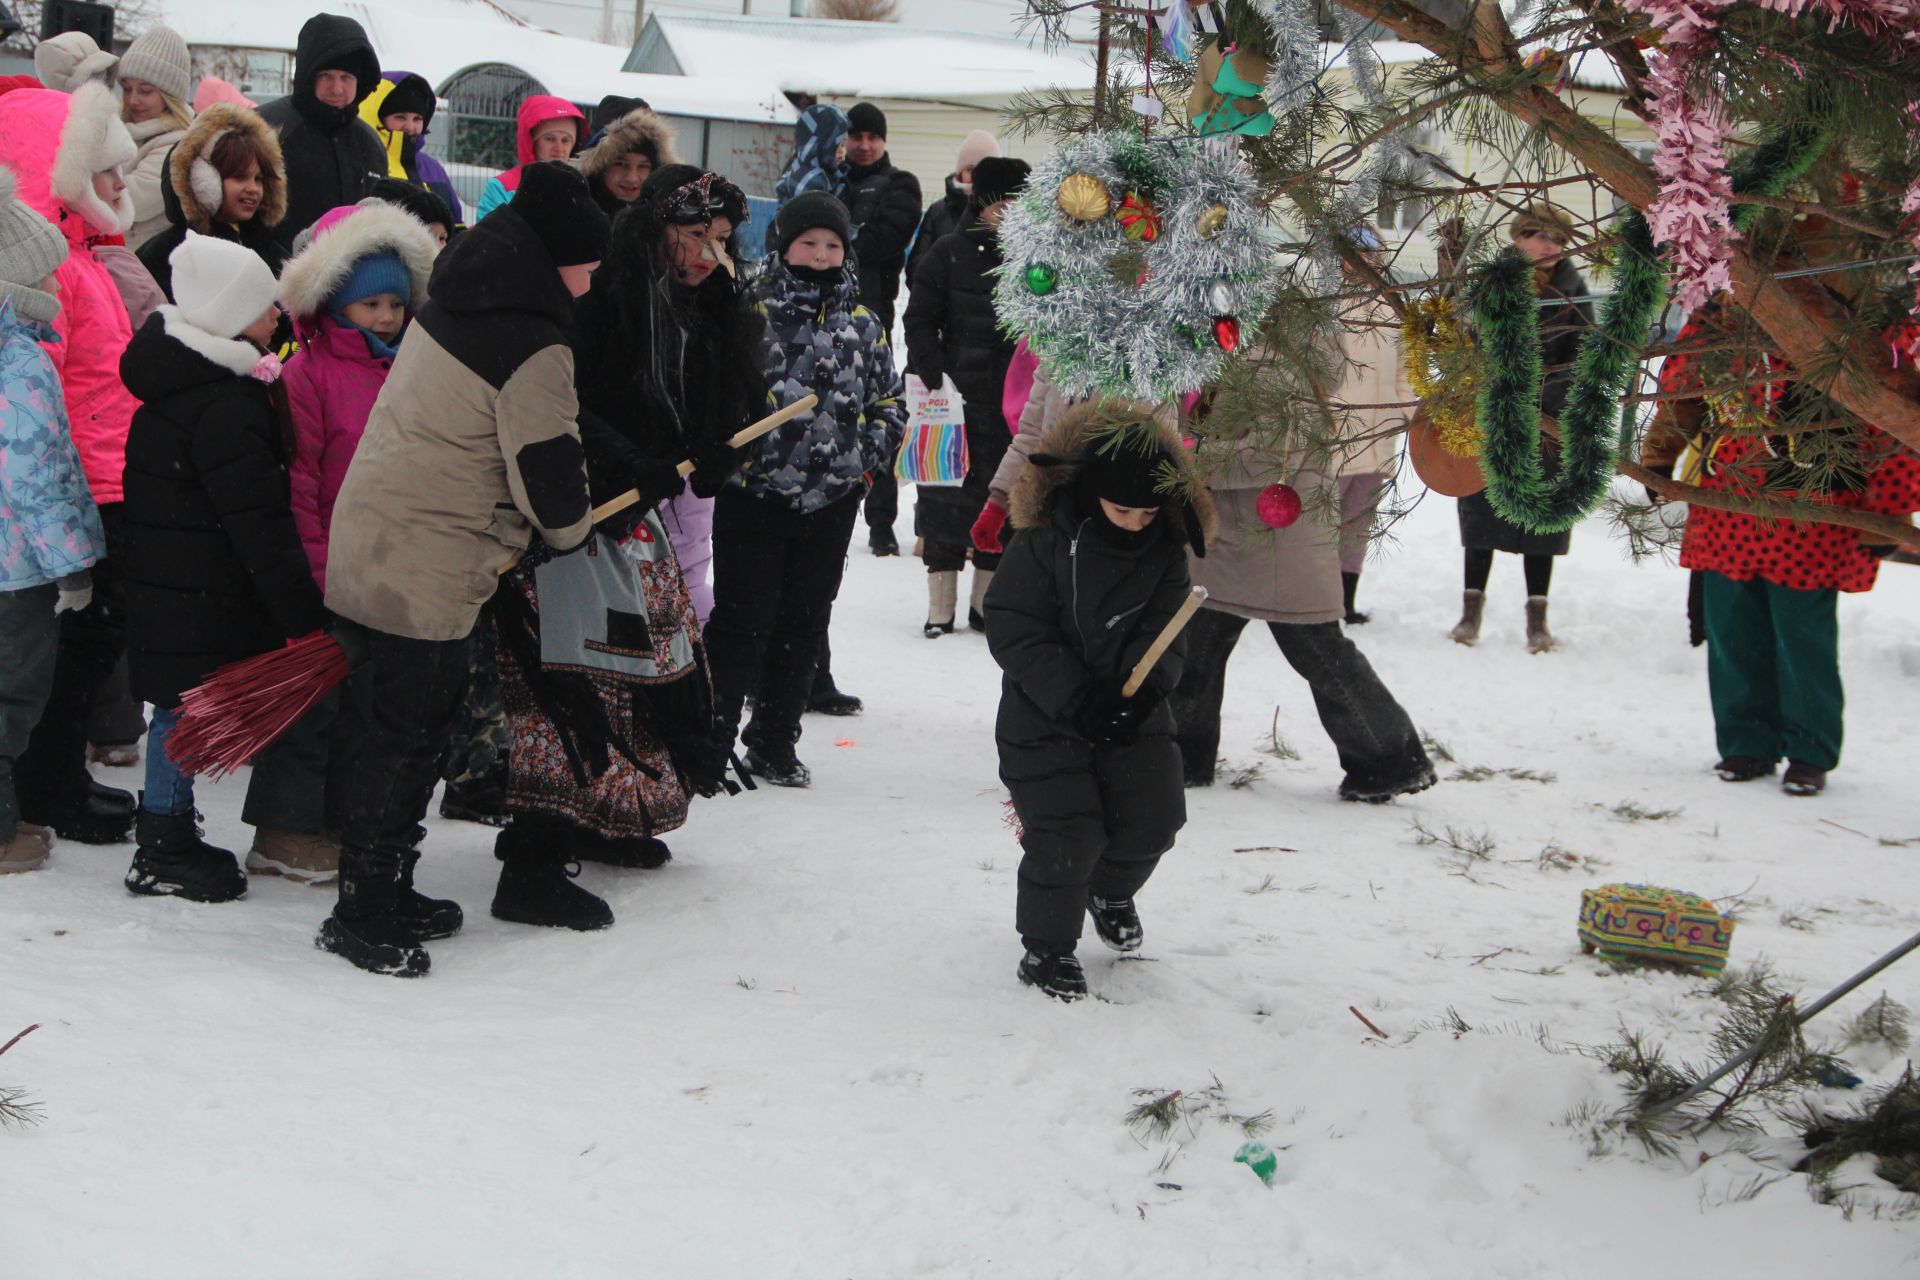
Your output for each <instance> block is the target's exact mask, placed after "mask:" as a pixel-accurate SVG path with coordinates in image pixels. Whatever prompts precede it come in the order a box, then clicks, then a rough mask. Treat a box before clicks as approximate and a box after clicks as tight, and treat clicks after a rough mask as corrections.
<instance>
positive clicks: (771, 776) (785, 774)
mask: <svg viewBox="0 0 1920 1280" xmlns="http://www.w3.org/2000/svg"><path fill="white" fill-rule="evenodd" d="M745 763H746V766H747V772H748V773H750V774H752V775H753V776H754V777H756V778H758V779H760V780H761V781H762V782H770V783H772V784H773V785H774V786H776V787H810V786H812V785H813V770H811V769H809V768H807V766H805V765H804V764H801V763H800V757H799V756H796V755H795V754H794V753H793V748H791V747H789V748H787V750H786V751H784V752H782V753H781V754H779V755H777V756H776V755H775V754H773V753H772V752H771V751H769V752H768V753H767V754H765V755H762V754H761V753H760V752H759V751H756V750H752V749H749V750H748V752H747V758H746V761H745Z"/></svg>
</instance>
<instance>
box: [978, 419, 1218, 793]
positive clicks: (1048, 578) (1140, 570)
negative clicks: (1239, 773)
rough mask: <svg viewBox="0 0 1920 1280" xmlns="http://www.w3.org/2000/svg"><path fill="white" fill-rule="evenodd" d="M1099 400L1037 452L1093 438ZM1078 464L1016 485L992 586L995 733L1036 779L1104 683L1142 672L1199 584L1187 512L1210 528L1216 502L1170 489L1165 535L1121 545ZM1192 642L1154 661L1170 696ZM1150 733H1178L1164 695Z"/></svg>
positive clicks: (1017, 765)
mask: <svg viewBox="0 0 1920 1280" xmlns="http://www.w3.org/2000/svg"><path fill="white" fill-rule="evenodd" d="M1098 411H1099V406H1095V405H1086V406H1080V407H1078V408H1076V409H1075V410H1071V411H1069V412H1068V413H1067V414H1065V415H1064V416H1063V417H1062V418H1061V419H1060V421H1059V422H1058V423H1056V424H1055V425H1054V426H1053V427H1052V428H1051V429H1050V430H1049V431H1048V432H1047V435H1046V437H1045V439H1044V440H1043V441H1042V442H1041V444H1040V447H1039V449H1038V450H1036V452H1035V456H1036V457H1038V456H1042V455H1045V456H1051V457H1054V458H1071V457H1076V456H1079V455H1081V454H1082V453H1084V452H1085V450H1086V449H1088V448H1090V447H1092V446H1091V445H1090V444H1088V432H1089V430H1090V428H1091V426H1092V424H1094V423H1095V422H1096V421H1097V419H1098ZM1161 434H1162V437H1163V441H1164V442H1165V443H1166V444H1167V446H1168V448H1169V450H1170V451H1171V452H1172V454H1173V456H1175V457H1179V458H1181V459H1183V465H1191V464H1190V463H1185V462H1184V460H1185V459H1186V457H1187V455H1186V452H1185V450H1184V449H1182V448H1181V445H1180V439H1179V436H1178V435H1177V434H1176V433H1175V432H1173V431H1172V429H1170V428H1167V427H1164V426H1163V427H1162V428H1161ZM1072 473H1073V469H1072V468H1070V467H1063V466H1052V467H1047V466H1039V465H1033V466H1029V467H1028V468H1027V469H1026V470H1025V471H1024V472H1023V473H1022V474H1021V476H1020V479H1019V481H1018V483H1016V484H1015V485H1014V490H1013V494H1012V497H1011V506H1010V509H1009V513H1008V523H1009V524H1010V525H1011V526H1012V528H1013V529H1014V531H1015V533H1014V535H1013V537H1012V539H1011V540H1010V541H1009V542H1008V543H1007V549H1006V552H1005V554H1004V555H1002V557H1001V559H1000V568H999V571H998V572H997V573H995V574H994V577H993V583H992V585H991V586H989V587H988V588H987V598H986V618H987V646H988V648H990V649H991V650H992V651H993V660H994V661H995V662H997V663H999V664H1000V669H1001V671H1002V672H1004V673H1005V677H1004V681H1003V688H1002V692H1001V696H1000V715H999V719H998V721H997V723H996V725H995V728H994V736H995V738H996V739H997V740H998V742H999V744H1000V755H1001V773H1002V774H1003V775H1004V776H1013V777H1016V778H1019V777H1027V776H1029V775H1028V773H1027V770H1028V769H1032V770H1034V771H1038V772H1039V773H1044V771H1045V770H1047V769H1048V768H1050V767H1054V766H1053V765H1050V763H1049V760H1048V755H1047V753H1048V750H1049V744H1051V743H1056V742H1058V741H1059V740H1061V739H1068V740H1071V741H1074V742H1082V739H1081V738H1080V735H1079V732H1078V730H1077V729H1075V728H1074V724H1073V718H1074V714H1075V712H1076V711H1078V709H1079V708H1080V706H1081V705H1082V704H1083V703H1084V702H1085V700H1086V698H1087V697H1088V695H1089V694H1090V693H1092V692H1093V691H1094V690H1095V689H1096V688H1097V687H1099V685H1100V684H1101V683H1102V682H1104V681H1109V680H1112V679H1113V678H1115V677H1117V676H1122V675H1124V674H1126V673H1127V672H1130V671H1131V670H1132V669H1133V665H1134V664H1135V663H1136V662H1138V661H1139V660H1140V657H1141V655H1142V654H1144V653H1145V652H1146V650H1147V647H1148V646H1149V645H1151V644H1152V643H1153V640H1154V637H1156V636H1158V635H1159V634H1160V630H1161V628H1162V627H1164V626H1165V625H1166V624H1167V621H1168V619H1170V618H1172V617H1173V615H1174V613H1175V611H1177V610H1178V609H1179V608H1180V604H1181V602H1182V601H1184V600H1185V599H1186V598H1187V595H1188V593H1189V592H1190V591H1191V589H1192V581H1191V579H1190V578H1189V576H1188V571H1187V540H1188V516H1189V515H1191V517H1192V519H1193V522H1194V523H1196V524H1197V525H1198V526H1199V528H1200V529H1201V530H1202V531H1203V532H1204V531H1207V530H1209V529H1210V528H1211V526H1212V524H1213V521H1214V516H1213V499H1212V497H1211V496H1210V495H1208V494H1207V493H1206V491H1205V489H1204V488H1203V487H1202V488H1199V489H1198V490H1197V496H1196V497H1195V498H1194V499H1193V500H1192V501H1193V510H1192V511H1191V512H1190V513H1188V512H1184V511H1183V510H1182V507H1181V505H1180V503H1179V502H1178V501H1176V500H1174V499H1172V498H1169V499H1168V502H1167V503H1166V505H1164V506H1163V507H1162V508H1161V511H1160V516H1159V518H1158V519H1157V520H1156V521H1155V522H1154V527H1155V528H1156V529H1158V530H1160V531H1161V536H1159V537H1157V538H1154V539H1152V540H1150V541H1149V542H1147V543H1145V544H1144V545H1143V546H1139V547H1132V548H1125V549H1123V548H1120V547H1116V546H1113V545H1111V544H1109V543H1107V542H1105V541H1103V540H1102V539H1101V538H1099V537H1098V536H1097V535H1096V534H1095V533H1094V532H1093V530H1092V528H1091V525H1092V522H1093V521H1094V520H1099V519H1103V518H1104V517H1102V516H1101V515H1100V514H1099V513H1098V512H1085V511H1082V510H1081V507H1080V502H1079V499H1078V497H1077V495H1076V493H1075V491H1074V486H1073V484H1072V483H1071V481H1072ZM1185 654H1186V643H1185V641H1184V640H1176V641H1175V642H1174V644H1173V647H1172V648H1170V649H1168V650H1167V652H1166V655H1165V656H1164V657H1162V658H1161V659H1160V661H1159V663H1158V664H1157V665H1155V667H1154V669H1153V672H1152V674H1151V675H1149V676H1148V677H1147V682H1148V685H1149V686H1150V687H1151V688H1153V689H1155V690H1157V691H1159V692H1160V693H1161V694H1162V695H1164V694H1166V693H1168V692H1170V691H1172V689H1173V688H1174V687H1175V686H1176V685H1178V684H1179V683H1180V671H1181V664H1182V660H1183V658H1184V656H1185ZM1141 732H1142V733H1143V734H1155V735H1159V734H1164V735H1168V736H1171V735H1172V733H1173V715H1172V713H1171V712H1170V711H1169V710H1168V709H1167V707H1166V704H1165V702H1164V701H1163V702H1162V703H1161V705H1160V706H1158V707H1156V708H1154V710H1153V712H1152V714H1151V715H1150V716H1149V717H1148V718H1147V720H1146V722H1145V724H1144V725H1143V726H1142V729H1141Z"/></svg>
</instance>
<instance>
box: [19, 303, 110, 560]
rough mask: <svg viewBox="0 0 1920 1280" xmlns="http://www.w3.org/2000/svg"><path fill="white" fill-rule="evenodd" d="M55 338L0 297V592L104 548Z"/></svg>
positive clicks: (41, 323) (44, 325) (47, 327)
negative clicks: (47, 345)
mask: <svg viewBox="0 0 1920 1280" xmlns="http://www.w3.org/2000/svg"><path fill="white" fill-rule="evenodd" d="M41 296H42V297H43V298H44V297H45V296H46V295H44V294H42V295H41ZM49 301H51V300H49ZM52 341H55V338H54V335H53V326H52V325H50V324H48V323H47V322H46V321H44V320H29V319H27V318H26V317H25V316H22V315H19V314H17V313H16V312H15V311H14V300H13V298H12V297H10V296H9V297H6V298H4V299H0V510H4V511H5V512H6V513H7V514H6V518H5V519H4V520H0V591H24V590H25V589H27V588H28V587H38V586H44V585H45V584H47V583H49V582H58V581H59V580H60V579H62V578H64V577H66V576H67V575H68V574H73V573H79V572H80V571H81V570H83V569H85V568H87V567H89V566H90V565H92V564H94V563H95V562H96V561H98V560H99V559H100V557H101V556H103V555H105V554H106V549H107V543H106V537H105V535H104V534H103V533H102V532H101V528H100V512H99V510H98V509H97V508H95V507H94V505H93V496H92V495H91V494H89V493H88V492H87V481H86V477H85V476H83V475H81V473H80V455H79V454H78V453H77V452H76V451H75V450H74V447H73V437H72V436H71V435H70V434H69V432H68V430H67V408H66V402H65V401H64V400H63V399H62V398H61V395H60V375H59V374H58V373H56V372H55V371H54V368H53V361H52V360H50V359H48V358H47V353H46V351H45V349H44V348H43V347H42V346H41V344H42V343H44V342H52Z"/></svg>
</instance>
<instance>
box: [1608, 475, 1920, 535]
mask: <svg viewBox="0 0 1920 1280" xmlns="http://www.w3.org/2000/svg"><path fill="white" fill-rule="evenodd" d="M1614 469H1615V470H1617V471H1618V472H1619V473H1620V474H1621V475H1623V476H1625V477H1627V478H1628V479H1629V480H1634V481H1638V482H1639V483H1641V484H1643V485H1645V486H1647V488H1649V489H1651V490H1653V491H1654V492H1655V493H1657V494H1659V495H1661V496H1662V497H1665V498H1671V499H1673V500H1674V501H1676V502H1684V503H1687V504H1688V505H1690V506H1695V507H1710V508H1712V509H1713V510H1715V511H1732V512H1735V513H1737V514H1739V515H1747V516H1755V517H1758V518H1759V519H1762V520H1780V521H1783V522H1788V523H1793V522H1802V523H1810V524H1837V525H1840V526H1842V527H1843V528H1847V529H1858V530H1860V531H1861V532H1862V533H1870V534H1872V535H1873V537H1872V539H1871V541H1872V542H1874V543H1875V544H1878V545H1885V544H1887V543H1894V544H1896V545H1898V546H1902V547H1907V548H1909V549H1910V550H1914V551H1920V529H1916V528H1914V526H1912V525H1911V524H1908V523H1907V522H1906V521H1905V520H1901V519H1899V518H1898V517H1895V516H1884V515H1880V514H1879V513H1878V512H1873V511H1856V510H1854V509H1853V508H1851V507H1836V506H1831V505H1829V504H1827V503H1824V502H1800V503H1791V504H1789V503H1784V502H1773V501H1769V500H1767V499H1764V498H1747V497H1742V496H1741V495H1739V494H1736V493H1728V492H1727V491H1726V490H1725V489H1703V488H1701V487H1700V486H1699V485H1696V484H1687V483H1686V482H1685V481H1682V480H1669V479H1668V478H1667V477H1665V476H1663V475H1661V474H1660V473H1658V472H1656V471H1649V470H1647V469H1646V468H1645V467H1643V466H1641V465H1640V464H1639V463H1637V462H1634V461H1633V460H1631V459H1629V458H1621V459H1619V460H1617V461H1616V462H1615V463H1614Z"/></svg>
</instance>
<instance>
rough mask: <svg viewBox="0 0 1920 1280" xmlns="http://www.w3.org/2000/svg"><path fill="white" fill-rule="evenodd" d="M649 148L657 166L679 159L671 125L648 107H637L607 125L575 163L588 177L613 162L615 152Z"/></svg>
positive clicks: (660, 166) (642, 150) (678, 161)
mask: <svg viewBox="0 0 1920 1280" xmlns="http://www.w3.org/2000/svg"><path fill="white" fill-rule="evenodd" d="M649 150H650V151H652V152H653V167H654V168H656V169H664V168H666V167H667V166H668V165H670V164H679V163H680V157H679V155H678V154H677V153H676V152H675V151H674V149H673V126H672V125H670V124H668V123H667V122H666V121H665V120H662V119H661V118H660V117H659V116H657V115H655V114H654V113H653V112H652V111H649V110H648V109H647V108H645V107H639V108H636V109H635V110H632V111H629V112H627V114H625V115H623V116H621V117H620V118H619V119H618V120H615V121H614V122H613V123H612V124H610V125H608V126H607V129H606V132H605V133H604V134H602V135H601V137H600V141H599V142H597V143H595V144H594V145H593V147H592V148H591V149H590V150H587V151H583V152H581V153H580V155H579V157H578V158H577V159H576V160H575V161H574V163H575V164H577V165H579V166H580V172H581V173H583V174H585V175H586V176H587V177H589V178H591V177H593V176H594V175H595V174H597V173H599V172H600V171H601V170H602V169H605V168H606V167H607V166H608V165H610V164H612V163H613V160H614V157H615V156H620V155H624V154H626V153H627V152H629V151H641V152H645V151H649Z"/></svg>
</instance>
